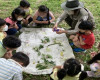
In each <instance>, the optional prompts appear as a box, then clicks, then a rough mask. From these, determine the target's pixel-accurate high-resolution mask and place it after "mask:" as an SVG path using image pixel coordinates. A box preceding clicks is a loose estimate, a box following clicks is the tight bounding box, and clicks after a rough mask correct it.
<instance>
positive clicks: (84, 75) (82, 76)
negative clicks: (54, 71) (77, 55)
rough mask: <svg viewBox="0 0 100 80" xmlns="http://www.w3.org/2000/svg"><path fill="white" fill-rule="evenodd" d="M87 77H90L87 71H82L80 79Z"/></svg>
mask: <svg viewBox="0 0 100 80" xmlns="http://www.w3.org/2000/svg"><path fill="white" fill-rule="evenodd" d="M87 77H88V76H87V72H85V71H82V72H81V74H80V76H79V80H84V79H85V78H87Z"/></svg>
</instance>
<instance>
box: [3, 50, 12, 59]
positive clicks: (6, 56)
mask: <svg viewBox="0 0 100 80" xmlns="http://www.w3.org/2000/svg"><path fill="white" fill-rule="evenodd" d="M11 57H12V51H8V52H6V53H5V54H4V56H3V58H6V59H10V58H11Z"/></svg>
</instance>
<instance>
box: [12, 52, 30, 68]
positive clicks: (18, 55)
mask: <svg viewBox="0 0 100 80" xmlns="http://www.w3.org/2000/svg"><path fill="white" fill-rule="evenodd" d="M11 58H12V59H14V60H15V61H17V62H22V63H23V66H25V67H26V66H27V65H28V64H29V57H28V56H27V55H26V54H24V53H22V52H17V53H15V54H14V55H13V56H12V57H11Z"/></svg>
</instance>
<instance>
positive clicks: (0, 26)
mask: <svg viewBox="0 0 100 80" xmlns="http://www.w3.org/2000/svg"><path fill="white" fill-rule="evenodd" d="M7 30H8V26H7V25H6V21H5V20H3V19H1V18H0V41H1V42H2V40H3V38H5V37H6V35H7V34H6V32H5V31H7Z"/></svg>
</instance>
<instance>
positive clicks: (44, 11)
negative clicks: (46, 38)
mask: <svg viewBox="0 0 100 80" xmlns="http://www.w3.org/2000/svg"><path fill="white" fill-rule="evenodd" d="M54 20H55V17H54V15H53V14H52V13H51V12H50V11H49V8H47V7H46V6H44V5H41V6H39V9H38V10H37V11H36V12H35V14H34V16H33V21H34V22H35V23H36V24H39V25H41V24H50V23H52V22H53V21H54Z"/></svg>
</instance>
